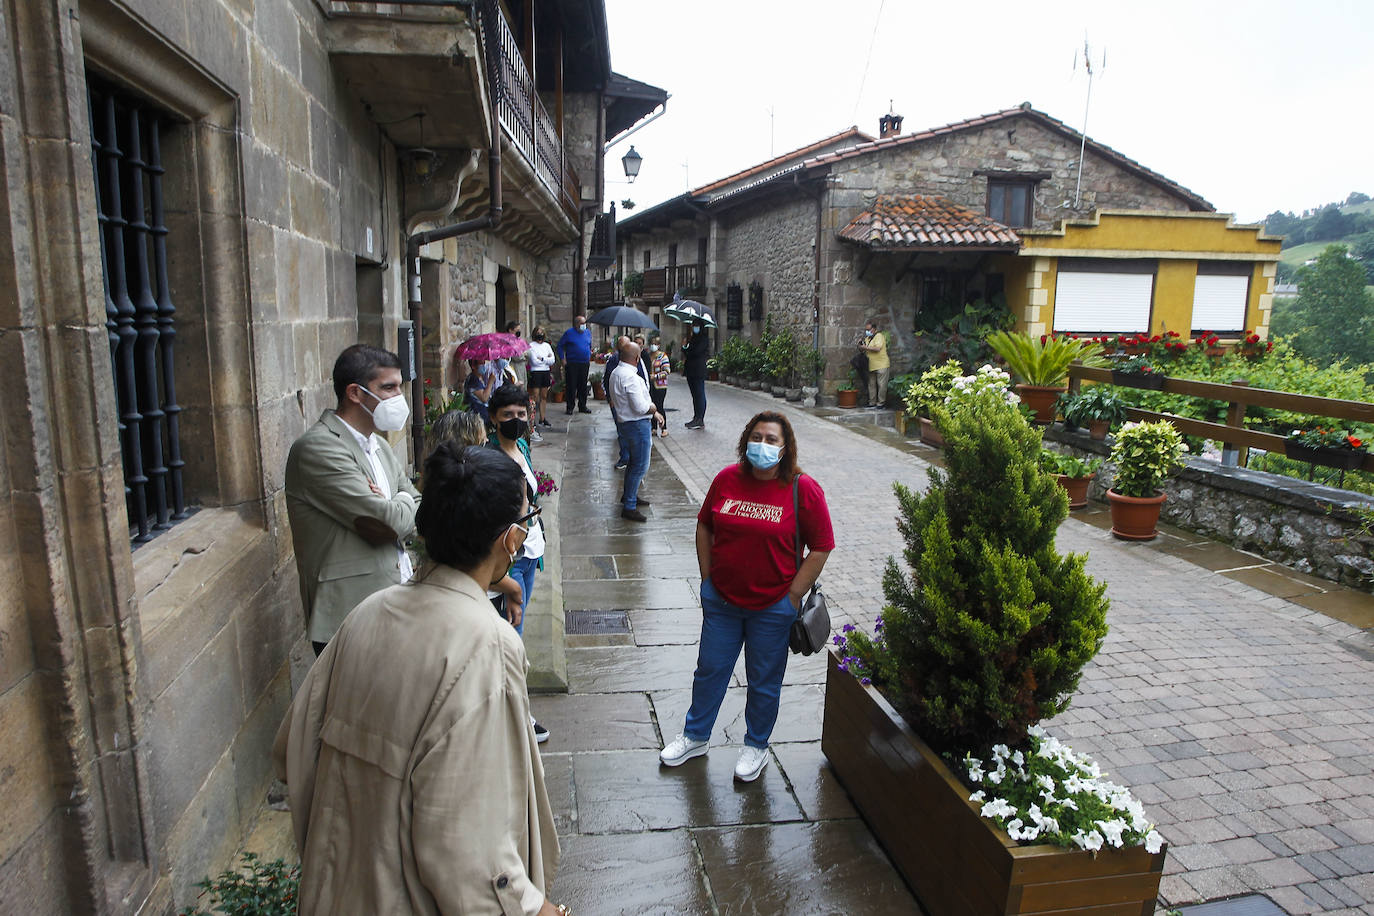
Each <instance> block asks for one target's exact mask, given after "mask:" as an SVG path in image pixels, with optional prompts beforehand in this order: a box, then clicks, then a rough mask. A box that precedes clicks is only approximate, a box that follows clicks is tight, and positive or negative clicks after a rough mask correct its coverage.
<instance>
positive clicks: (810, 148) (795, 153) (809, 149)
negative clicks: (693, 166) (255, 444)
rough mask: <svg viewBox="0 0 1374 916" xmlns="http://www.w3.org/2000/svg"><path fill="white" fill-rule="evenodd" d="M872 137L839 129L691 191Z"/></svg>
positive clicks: (853, 129)
mask: <svg viewBox="0 0 1374 916" xmlns="http://www.w3.org/2000/svg"><path fill="white" fill-rule="evenodd" d="M872 139H873V138H872V137H871V136H869V135H868V134H866V133H864V132H863V131H861V130H859V128H858V127H851V128H849V129H848V130H842V131H840V132H839V133H838V134H832V135H831V136H829V137H826V138H825V139H823V140H817V141H816V142H815V143H808V144H807V145H806V146H803V147H801V148H800V149H794V150H792V152H790V153H783V154H782V155H781V156H774V157H773V158H772V159H769V160H768V161H767V162H760V163H759V164H758V165H755V166H751V167H749V168H747V169H745V170H744V171H742V172H736V173H735V174H733V175H726V176H725V177H724V178H721V179H719V180H717V181H713V182H711V183H710V184H704V185H702V186H701V187H699V188H695V189H693V191H692V192H691V193H692V196H693V197H695V196H696V195H698V194H710V193H711V192H712V191H718V190H720V189H721V188H723V187H726V186H727V185H732V184H734V183H735V182H737V181H742V180H744V179H745V178H749V177H751V176H754V175H759V174H762V173H763V172H766V171H768V170H769V169H771V168H776V167H777V166H780V165H782V164H784V163H786V162H790V161H791V160H794V159H796V158H798V157H800V156H806V155H807V154H808V153H814V152H815V151H816V150H818V149H821V148H823V147H826V146H830V145H831V144H834V143H840V142H841V141H844V140H852V141H854V142H855V143H868V142H870V141H872Z"/></svg>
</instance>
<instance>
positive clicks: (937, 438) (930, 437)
mask: <svg viewBox="0 0 1374 916" xmlns="http://www.w3.org/2000/svg"><path fill="white" fill-rule="evenodd" d="M920 419H921V441H922V442H924V443H925V444H926V445H933V446H935V447H936V448H944V447H945V436H944V433H942V432H940V429H939V427H937V426H936V425H935V421H934V420H932V419H930V417H921V418H920Z"/></svg>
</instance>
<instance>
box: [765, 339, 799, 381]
mask: <svg viewBox="0 0 1374 916" xmlns="http://www.w3.org/2000/svg"><path fill="white" fill-rule="evenodd" d="M770 330H771V325H770ZM767 336H768V344H767V346H766V347H765V348H764V359H765V360H766V364H765V368H764V374H765V375H766V376H767V377H768V378H769V379H770V380H772V382H773V384H774V385H781V386H783V387H784V388H793V387H795V386H796V376H797V339H796V338H795V337H793V336H792V332H791V331H790V330H783V331H778V332H776V333H770V334H768V335H767Z"/></svg>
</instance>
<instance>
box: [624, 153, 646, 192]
mask: <svg viewBox="0 0 1374 916" xmlns="http://www.w3.org/2000/svg"><path fill="white" fill-rule="evenodd" d="M643 161H644V157H643V156H641V155H639V153H637V152H635V148H634V145H633V144H631V146H630V151H629V152H628V153H626V154H625V155H623V156H621V157H620V164H621V165H623V166H625V177H626V178H628V179H629V180H630V183H631V184H634V180H635V176H636V175H638V174H639V164H640V163H641V162H643Z"/></svg>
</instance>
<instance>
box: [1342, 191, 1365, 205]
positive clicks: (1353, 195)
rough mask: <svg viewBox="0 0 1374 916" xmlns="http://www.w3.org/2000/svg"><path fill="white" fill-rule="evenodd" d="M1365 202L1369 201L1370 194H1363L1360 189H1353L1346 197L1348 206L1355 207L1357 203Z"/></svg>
mask: <svg viewBox="0 0 1374 916" xmlns="http://www.w3.org/2000/svg"><path fill="white" fill-rule="evenodd" d="M1365 203H1369V195H1368V194H1361V193H1360V192H1359V191H1351V192H1350V196H1349V197H1347V198H1346V199H1345V205H1346V206H1347V207H1353V206H1355V204H1365Z"/></svg>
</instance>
